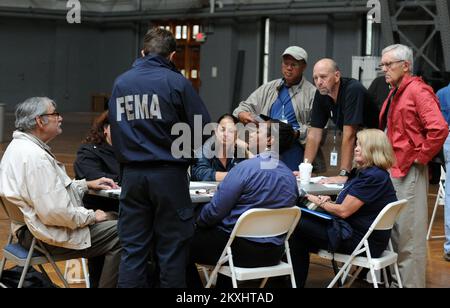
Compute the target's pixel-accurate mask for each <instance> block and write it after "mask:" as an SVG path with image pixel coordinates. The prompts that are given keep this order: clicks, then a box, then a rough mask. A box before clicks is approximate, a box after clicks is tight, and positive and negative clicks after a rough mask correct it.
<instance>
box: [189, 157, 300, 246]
mask: <svg viewBox="0 0 450 308" xmlns="http://www.w3.org/2000/svg"><path fill="white" fill-rule="evenodd" d="M275 166H276V167H275ZM270 167H272V168H270ZM297 198H298V188H297V180H296V178H295V176H294V175H293V174H292V171H291V170H290V169H289V168H288V167H287V166H286V165H285V164H284V163H283V162H281V161H279V160H278V159H277V158H276V154H275V153H274V152H264V153H261V154H260V155H258V156H256V157H254V158H252V159H248V160H246V161H243V162H241V163H240V164H239V165H237V166H236V167H234V168H233V169H231V171H230V172H229V173H228V174H227V176H226V177H225V179H224V180H223V182H222V183H220V184H219V186H218V188H217V192H216V193H215V194H214V197H213V199H212V200H211V202H209V203H208V204H206V205H205V206H204V207H203V209H202V211H201V212H200V216H199V217H198V220H197V223H198V225H199V226H216V225H217V226H218V227H219V228H220V229H222V230H224V231H225V232H228V233H231V231H232V229H233V227H234V225H235V224H236V222H237V220H238V218H239V216H241V214H243V213H244V212H245V211H247V210H250V209H253V208H267V209H277V208H284V207H292V206H294V205H295V204H296V201H297ZM249 240H251V241H255V242H260V243H273V244H276V245H281V244H282V243H283V237H276V238H263V239H249Z"/></svg>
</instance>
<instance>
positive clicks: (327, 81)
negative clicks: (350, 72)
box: [313, 58, 341, 101]
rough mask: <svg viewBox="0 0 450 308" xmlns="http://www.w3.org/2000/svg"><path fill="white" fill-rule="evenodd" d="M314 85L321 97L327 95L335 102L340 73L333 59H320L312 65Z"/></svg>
mask: <svg viewBox="0 0 450 308" xmlns="http://www.w3.org/2000/svg"><path fill="white" fill-rule="evenodd" d="M313 78H314V83H315V84H316V87H317V89H318V90H319V92H320V94H322V95H329V96H331V97H332V98H333V99H334V100H335V101H336V99H337V92H338V90H339V83H340V79H341V72H340V71H339V67H338V65H337V63H336V61H334V60H333V59H328V58H325V59H322V60H319V61H318V62H317V63H316V65H314V71H313Z"/></svg>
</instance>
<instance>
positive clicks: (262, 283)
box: [259, 277, 269, 289]
mask: <svg viewBox="0 0 450 308" xmlns="http://www.w3.org/2000/svg"><path fill="white" fill-rule="evenodd" d="M267 280H269V277H265V278H264V279H263V280H262V281H261V284H260V285H259V288H260V289H262V288H264V286H265V285H266V283H267Z"/></svg>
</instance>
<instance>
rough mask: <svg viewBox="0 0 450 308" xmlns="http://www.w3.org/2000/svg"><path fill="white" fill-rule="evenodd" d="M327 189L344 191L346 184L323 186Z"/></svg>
mask: <svg viewBox="0 0 450 308" xmlns="http://www.w3.org/2000/svg"><path fill="white" fill-rule="evenodd" d="M322 185H323V186H325V187H326V188H332V189H342V188H344V184H322Z"/></svg>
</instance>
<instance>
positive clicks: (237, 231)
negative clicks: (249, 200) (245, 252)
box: [230, 206, 301, 239]
mask: <svg viewBox="0 0 450 308" xmlns="http://www.w3.org/2000/svg"><path fill="white" fill-rule="evenodd" d="M300 216H301V211H300V208H299V207H297V206H294V207H290V208H281V209H251V210H248V211H246V212H245V213H243V214H242V215H241V216H240V217H239V219H238V221H237V222H236V225H235V226H234V228H233V231H232V233H231V235H230V239H231V238H233V237H234V236H237V237H247V238H261V237H274V236H278V235H282V234H286V233H287V238H289V236H290V235H291V234H292V232H293V231H294V229H295V227H296V226H297V223H298V221H299V219H300Z"/></svg>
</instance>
